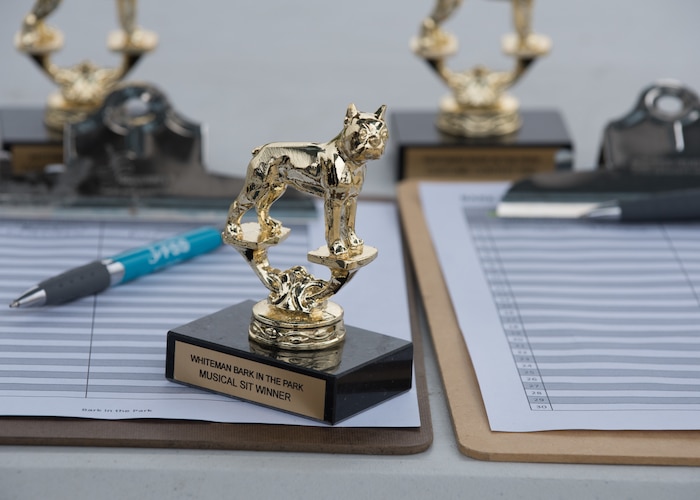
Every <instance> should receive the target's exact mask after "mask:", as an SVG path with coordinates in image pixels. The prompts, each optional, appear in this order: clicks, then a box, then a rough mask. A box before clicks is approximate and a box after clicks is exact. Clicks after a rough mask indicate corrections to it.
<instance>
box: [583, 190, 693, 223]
mask: <svg viewBox="0 0 700 500" xmlns="http://www.w3.org/2000/svg"><path fill="white" fill-rule="evenodd" d="M581 218H583V219H589V220H601V221H605V220H610V221H620V222H673V221H693V220H700V189H688V190H678V191H670V192H666V193H659V194H654V195H649V196H644V197H640V198H630V199H621V200H615V201H610V202H604V203H600V204H598V205H597V206H595V207H594V208H593V209H591V210H589V211H588V212H586V213H585V214H583V216H582V217H581Z"/></svg>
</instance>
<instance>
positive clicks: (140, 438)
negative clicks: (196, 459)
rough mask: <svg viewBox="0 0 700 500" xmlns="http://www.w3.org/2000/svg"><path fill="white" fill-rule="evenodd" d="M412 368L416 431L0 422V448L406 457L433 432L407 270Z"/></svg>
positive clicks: (4, 419) (139, 422)
mask: <svg viewBox="0 0 700 500" xmlns="http://www.w3.org/2000/svg"><path fill="white" fill-rule="evenodd" d="M406 270H407V272H406V281H407V284H408V300H409V310H410V311H411V318H410V319H411V332H412V337H413V339H412V340H413V352H414V354H413V357H414V360H413V369H414V372H415V381H416V390H417V396H418V409H419V414H420V421H421V426H420V427H407V428H394V427H312V426H293V425H267V424H226V423H215V422H203V421H191V420H155V419H150V420H147V419H143V420H138V419H135V420H96V419H84V418H49V417H24V418H22V417H0V445H40V446H108V447H135V448H198V449H219V450H255V451H292V452H314V453H353V454H366V455H409V454H414V453H420V452H422V451H425V450H426V449H428V448H429V447H430V445H431V443H432V441H433V428H432V421H431V417H430V407H429V403H428V389H427V384H426V380H425V366H424V360H423V348H422V344H421V336H420V330H419V327H418V324H417V322H418V319H417V316H416V314H415V311H416V309H417V308H416V307H415V300H417V299H416V296H415V293H413V291H414V290H415V289H416V286H415V283H414V280H413V275H412V274H411V272H410V266H409V265H408V263H407V265H406Z"/></svg>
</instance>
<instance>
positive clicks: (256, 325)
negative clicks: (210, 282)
mask: <svg viewBox="0 0 700 500" xmlns="http://www.w3.org/2000/svg"><path fill="white" fill-rule="evenodd" d="M385 112H386V107H385V106H381V107H380V108H379V109H378V110H377V111H376V112H375V113H362V112H359V111H358V110H357V109H356V108H355V106H354V105H352V104H351V105H350V106H349V107H348V109H347V113H346V115H345V121H344V124H343V128H342V130H341V131H340V133H338V135H336V136H335V137H333V138H332V139H331V140H330V141H328V142H321V143H318V142H272V143H269V144H265V145H264V146H261V147H259V148H256V149H254V150H253V158H252V159H251V160H250V163H249V164H248V173H247V175H246V179H245V184H244V186H243V188H242V189H241V191H240V194H239V195H238V197H237V198H236V199H235V200H234V201H233V203H232V204H231V207H230V209H229V212H228V217H227V220H226V226H225V228H224V231H223V233H222V239H223V240H224V242H226V243H227V244H229V245H231V246H232V247H233V248H234V249H235V250H236V251H238V252H239V253H240V254H241V255H242V256H243V257H244V258H245V260H246V262H248V264H249V265H250V266H251V267H252V268H253V270H254V271H255V274H256V275H257V276H258V278H259V279H260V281H262V283H263V284H264V285H265V287H266V288H267V289H268V290H269V294H268V296H267V298H266V299H264V300H262V301H259V302H256V301H254V300H246V301H243V302H240V303H238V304H235V305H232V306H229V307H226V308H224V309H222V310H220V311H217V312H215V313H213V314H210V315H207V316H204V317H202V318H199V319H197V320H195V321H192V322H191V323H187V324H185V325H180V326H177V327H175V328H172V329H171V330H170V331H168V336H167V347H166V362H165V376H166V378H167V379H168V380H172V381H173V382H176V383H179V384H184V385H189V386H192V387H199V388H202V389H205V390H207V391H213V392H216V393H219V394H226V395H228V396H234V397H236V398H240V399H243V400H246V401H250V402H253V403H256V404H261V405H264V406H268V407H270V408H275V409H279V410H283V411H286V412H290V413H294V414H296V415H301V416H304V417H308V418H312V419H316V420H322V421H324V422H329V423H331V424H335V423H337V422H340V421H341V420H343V419H346V418H348V417H351V416H353V415H355V414H357V413H359V412H361V411H365V410H367V409H368V408H371V407H373V406H375V405H377V404H379V403H382V402H383V401H386V400H388V399H391V398H392V397H394V396H396V395H398V394H401V393H402V392H404V391H407V390H408V389H410V388H411V385H412V378H411V377H412V376H411V374H412V370H413V344H412V343H411V342H409V341H406V340H402V339H399V338H396V337H392V336H389V335H384V334H382V333H379V332H375V331H371V330H367V329H365V328H360V327H358V326H354V325H352V324H346V323H345V320H344V318H343V314H344V313H343V308H342V307H340V306H339V305H338V304H336V303H333V302H331V301H330V300H329V299H330V298H331V297H332V296H333V295H334V294H335V293H337V292H338V291H339V290H340V289H341V288H342V287H343V286H345V284H346V283H348V282H349V281H350V279H351V278H352V277H353V276H354V275H355V274H356V273H357V271H358V270H359V269H360V268H362V267H364V266H366V265H367V264H369V263H370V262H372V261H373V260H374V259H375V258H376V257H377V249H376V248H373V247H370V246H368V245H365V244H364V242H363V241H362V239H360V237H359V236H358V235H357V233H356V232H355V212H356V209H357V197H358V195H359V194H360V190H361V189H362V184H363V182H364V179H365V168H366V167H365V166H366V163H367V161H368V160H376V159H378V158H379V157H380V156H382V154H383V153H384V148H385V147H386V143H387V140H388V139H389V132H388V130H387V125H386V122H385V121H384V114H385ZM290 186H291V187H293V188H295V189H296V190H298V191H301V192H304V193H310V194H312V195H315V196H318V197H321V198H322V199H323V215H324V223H325V233H326V234H325V240H326V243H325V245H323V246H321V247H320V248H319V249H318V250H314V251H311V252H308V254H307V257H308V259H309V260H310V261H311V262H313V263H316V264H320V265H322V266H325V267H327V268H328V269H329V270H330V277H329V278H328V279H326V280H324V279H321V278H317V277H316V276H313V275H312V274H311V273H309V272H308V271H307V270H306V269H305V268H304V267H303V266H300V265H299V266H293V267H291V268H290V269H287V270H281V269H277V268H275V267H273V266H272V265H270V262H269V260H268V250H269V249H270V248H272V247H274V246H275V245H278V244H280V243H282V242H283V241H284V240H285V239H286V238H287V237H288V236H289V234H290V232H291V230H290V229H289V228H286V227H284V226H283V225H282V223H281V222H280V221H277V220H275V219H273V218H272V217H270V208H271V206H272V204H273V203H274V202H275V200H277V199H279V198H280V197H281V196H282V195H283V194H284V192H285V190H286V189H287V188H288V187H290ZM253 208H254V209H255V212H256V215H257V222H242V220H241V219H242V217H243V215H244V214H245V213H246V212H248V211H249V210H252V209H253Z"/></svg>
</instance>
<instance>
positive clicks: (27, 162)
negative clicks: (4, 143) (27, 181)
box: [10, 144, 63, 175]
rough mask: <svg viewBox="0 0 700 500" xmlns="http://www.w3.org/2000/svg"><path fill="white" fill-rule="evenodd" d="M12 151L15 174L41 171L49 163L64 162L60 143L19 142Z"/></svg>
mask: <svg viewBox="0 0 700 500" xmlns="http://www.w3.org/2000/svg"><path fill="white" fill-rule="evenodd" d="M10 152H11V153H12V173H13V174H15V175H24V174H30V173H41V172H43V171H44V169H45V168H46V166H47V165H51V164H54V163H63V146H62V145H60V144H37V145H23V144H17V145H14V146H12V150H11V151H10Z"/></svg>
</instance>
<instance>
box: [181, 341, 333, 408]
mask: <svg viewBox="0 0 700 500" xmlns="http://www.w3.org/2000/svg"><path fill="white" fill-rule="evenodd" d="M173 378H174V380H176V381H178V382H183V383H185V384H189V385H193V386H196V387H201V388H204V389H209V390H211V391H214V392H218V393H222V394H227V395H229V396H234V397H237V398H241V399H245V400H247V401H252V402H254V403H259V404H262V405H265V406H271V407H273V408H278V409H280V410H285V411H289V412H292V413H296V414H299V415H304V416H307V417H310V418H315V419H318V420H323V417H324V415H323V412H324V407H325V401H326V382H325V381H324V380H321V379H318V378H314V377H310V376H308V375H302V374H300V373H296V372H293V371H288V370H282V369H280V368H276V367H274V366H269V365H266V364H263V363H258V362H255V361H251V360H248V359H245V358H241V357H238V356H232V355H230V354H224V353H221V352H218V351H214V350H211V349H205V348H202V347H198V346H194V345H191V344H187V343H185V342H181V341H176V342H175V363H174V370H173Z"/></svg>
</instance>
